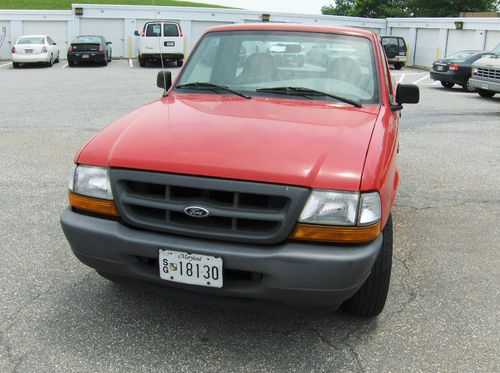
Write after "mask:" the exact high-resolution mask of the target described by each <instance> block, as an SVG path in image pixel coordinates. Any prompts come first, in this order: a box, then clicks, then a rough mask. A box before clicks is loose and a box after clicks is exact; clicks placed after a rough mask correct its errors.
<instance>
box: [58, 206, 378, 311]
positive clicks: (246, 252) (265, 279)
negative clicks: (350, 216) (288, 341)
mask: <svg viewBox="0 0 500 373" xmlns="http://www.w3.org/2000/svg"><path fill="white" fill-rule="evenodd" d="M61 225H62V228H63V231H64V234H65V235H66V238H67V239H68V241H69V243H70V245H71V248H72V250H73V252H74V254H75V255H76V256H77V257H78V259H79V260H80V261H81V262H83V263H84V264H86V265H88V266H90V267H92V268H94V269H96V270H97V271H98V272H100V273H102V274H104V275H105V276H107V277H118V278H128V279H134V280H140V282H136V284H141V283H142V285H144V286H146V287H152V286H153V285H154V284H156V285H161V287H160V288H161V289H162V292H163V293H167V294H173V295H179V294H180V295H181V296H185V297H188V298H196V297H199V298H203V299H208V298H211V299H210V300H211V301H214V300H215V303H217V299H219V300H220V301H221V303H228V300H229V301H231V302H233V303H238V302H240V303H241V302H243V303H245V302H246V303H248V301H249V300H252V301H264V302H270V303H273V302H274V303H280V304H286V305H294V306H308V307H327V308H329V309H336V308H338V307H339V306H340V305H341V304H342V303H343V302H344V301H345V300H346V299H348V298H350V297H351V296H352V295H353V294H354V293H355V292H356V291H357V290H358V289H359V288H360V287H361V285H362V284H363V283H364V282H365V280H366V278H367V277H368V276H369V274H370V272H371V269H372V267H373V264H374V263H375V260H376V258H377V256H378V253H379V250H380V247H381V245H382V235H381V236H379V237H378V238H377V239H375V240H374V241H372V242H370V243H367V244H363V245H345V246H342V245H329V244H317V243H308V242H300V241H289V242H284V243H281V244H279V245H273V246H263V245H251V244H242V243H232V242H223V241H214V240H201V239H196V238H189V237H181V236H175V235H168V234H160V233H154V232H148V231H142V230H137V229H132V228H129V227H127V226H125V225H123V224H121V223H119V222H117V221H113V220H107V219H101V218H96V217H91V216H87V215H83V214H79V213H76V212H74V211H72V210H71V209H67V210H65V211H64V213H63V214H62V216H61ZM165 248H170V249H173V250H177V251H186V252H192V253H197V254H204V255H212V256H220V257H222V259H223V261H224V286H223V288H220V289H216V288H207V287H200V286H193V285H185V284H179V283H173V282H167V281H164V280H161V279H160V276H159V267H158V256H159V250H160V249H165ZM234 273H240V274H241V273H251V274H252V276H248V278H247V277H245V278H244V279H242V277H241V276H237V277H233V276H234V275H232V274H234ZM158 288H159V287H158V286H157V287H156V289H158Z"/></svg>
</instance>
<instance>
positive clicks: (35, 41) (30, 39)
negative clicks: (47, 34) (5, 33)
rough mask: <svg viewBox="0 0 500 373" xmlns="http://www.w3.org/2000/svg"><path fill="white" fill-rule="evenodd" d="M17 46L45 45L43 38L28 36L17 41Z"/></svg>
mask: <svg viewBox="0 0 500 373" xmlns="http://www.w3.org/2000/svg"><path fill="white" fill-rule="evenodd" d="M17 44H45V38H44V37H41V36H28V37H24V38H21V39H19V40H18V41H17Z"/></svg>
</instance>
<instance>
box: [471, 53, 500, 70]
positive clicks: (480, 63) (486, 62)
mask: <svg viewBox="0 0 500 373" xmlns="http://www.w3.org/2000/svg"><path fill="white" fill-rule="evenodd" d="M472 66H474V67H489V68H493V69H499V68H500V57H498V56H486V57H483V58H480V59H479V60H477V61H476V62H474V63H473V64H472Z"/></svg>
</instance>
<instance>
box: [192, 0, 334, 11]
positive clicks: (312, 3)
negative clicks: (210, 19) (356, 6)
mask: <svg viewBox="0 0 500 373" xmlns="http://www.w3.org/2000/svg"><path fill="white" fill-rule="evenodd" d="M200 2H203V3H207V4H217V5H225V6H231V7H235V8H243V9H249V10H258V11H263V12H282V13H302V14H321V7H322V6H323V5H328V4H330V3H333V2H334V1H333V0H200Z"/></svg>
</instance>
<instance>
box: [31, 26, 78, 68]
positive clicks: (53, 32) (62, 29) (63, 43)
mask: <svg viewBox="0 0 500 373" xmlns="http://www.w3.org/2000/svg"><path fill="white" fill-rule="evenodd" d="M23 35H49V36H50V37H51V38H52V39H54V41H55V42H56V44H57V47H58V48H59V53H60V55H61V59H65V58H66V51H67V50H68V45H69V44H68V22H67V21H23Z"/></svg>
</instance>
